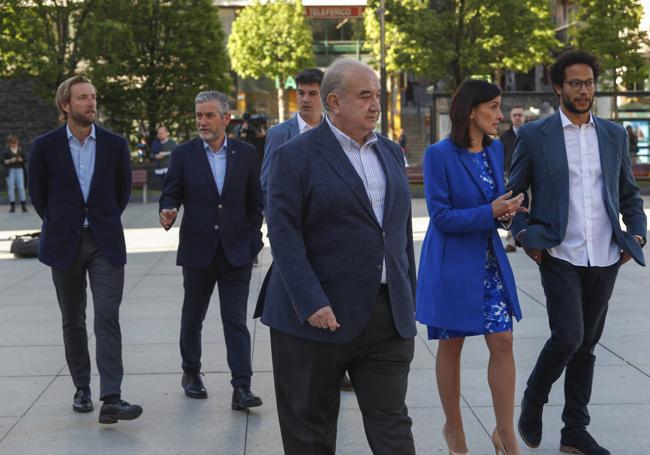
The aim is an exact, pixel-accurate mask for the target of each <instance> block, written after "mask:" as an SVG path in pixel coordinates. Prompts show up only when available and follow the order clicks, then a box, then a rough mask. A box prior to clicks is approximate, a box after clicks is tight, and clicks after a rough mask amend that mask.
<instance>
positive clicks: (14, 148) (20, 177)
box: [2, 135, 27, 213]
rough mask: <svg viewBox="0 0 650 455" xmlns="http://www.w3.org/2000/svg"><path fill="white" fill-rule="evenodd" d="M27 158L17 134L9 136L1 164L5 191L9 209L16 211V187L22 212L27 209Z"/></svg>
mask: <svg viewBox="0 0 650 455" xmlns="http://www.w3.org/2000/svg"><path fill="white" fill-rule="evenodd" d="M26 163H27V160H26V159H25V155H24V154H23V150H22V149H21V148H20V139H18V136H13V135H12V136H9V137H8V138H7V146H6V147H5V150H4V153H3V156H2V164H4V166H5V176H6V177H7V192H8V193H9V205H10V208H9V211H10V212H12V213H13V212H15V211H16V189H18V196H19V197H20V206H21V207H22V210H23V212H26V211H27V205H26V204H25V201H26V200H27V198H26V196H25V164H26Z"/></svg>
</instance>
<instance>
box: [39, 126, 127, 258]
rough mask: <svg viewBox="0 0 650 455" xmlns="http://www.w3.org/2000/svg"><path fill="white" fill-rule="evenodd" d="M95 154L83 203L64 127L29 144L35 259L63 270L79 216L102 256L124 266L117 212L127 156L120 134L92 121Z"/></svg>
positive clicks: (123, 198)
mask: <svg viewBox="0 0 650 455" xmlns="http://www.w3.org/2000/svg"><path fill="white" fill-rule="evenodd" d="M95 134H96V136H95V137H96V140H97V143H96V154H95V170H94V173H93V179H92V183H91V185H90V192H89V194H88V201H87V202H84V199H83V195H82V193H81V187H80V186H79V179H78V177H77V172H76V171H75V168H74V163H73V161H72V154H71V153H70V145H69V144H68V137H67V134H66V125H63V126H62V127H60V128H57V129H55V130H53V131H50V132H49V133H46V134H44V135H43V136H40V137H38V138H36V139H35V140H34V142H32V148H31V153H30V164H29V193H30V196H31V199H32V204H33V205H34V208H35V209H36V212H37V213H38V215H39V216H40V217H41V218H42V219H43V227H42V232H41V239H40V243H39V249H38V257H39V259H40V260H41V262H43V263H45V264H47V265H49V266H51V267H54V268H57V269H62V270H66V269H68V268H69V267H70V266H71V265H72V262H73V260H74V257H75V255H76V253H77V248H78V247H79V241H80V239H81V236H80V230H81V227H82V226H83V223H84V218H86V217H87V218H88V223H89V225H90V228H91V229H92V232H93V238H94V239H95V242H96V243H97V246H99V249H100V250H101V252H102V254H103V255H104V257H105V258H106V260H107V261H108V262H109V263H110V264H112V265H114V266H121V265H124V264H126V246H125V243H124V231H123V229H122V221H121V216H122V212H123V211H124V209H125V208H126V205H127V204H128V202H129V196H130V195H131V156H130V153H129V147H128V144H127V142H126V139H124V138H123V137H122V136H118V135H117V134H114V133H112V132H110V131H108V130H106V129H104V128H100V127H99V126H97V125H95Z"/></svg>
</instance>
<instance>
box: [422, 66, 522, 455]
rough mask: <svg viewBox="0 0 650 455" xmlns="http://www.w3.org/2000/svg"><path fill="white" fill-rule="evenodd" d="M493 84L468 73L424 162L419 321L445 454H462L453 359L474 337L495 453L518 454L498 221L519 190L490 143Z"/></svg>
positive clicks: (515, 310)
mask: <svg viewBox="0 0 650 455" xmlns="http://www.w3.org/2000/svg"><path fill="white" fill-rule="evenodd" d="M500 105H501V90H500V89H499V88H498V87H497V86H496V85H494V84H491V83H489V82H485V81H480V80H471V79H468V80H466V81H464V82H463V83H462V84H461V85H460V86H459V87H458V89H457V90H456V93H455V94H454V96H453V98H452V102H451V108H450V119H451V125H452V126H451V135H450V137H448V138H446V139H443V140H442V141H440V142H438V143H436V144H434V145H432V146H430V147H429V148H428V149H427V151H426V154H425V158H424V189H425V196H426V202H427V209H428V211H429V217H430V221H429V227H428V229H427V233H426V237H425V239H424V243H423V246H422V253H421V256H420V268H419V272H418V277H419V279H418V289H417V294H416V295H417V319H418V321H419V322H421V323H423V324H426V325H427V326H428V333H429V339H437V340H439V342H438V353H437V357H436V379H437V383H438V390H439V393H440V399H441V401H442V406H443V409H444V412H445V417H446V422H445V425H444V427H443V430H442V432H443V436H444V438H445V441H446V442H447V445H448V447H449V453H450V454H455V455H459V454H467V453H469V452H468V449H467V444H466V441H465V434H464V430H463V422H462V418H461V412H460V355H461V351H462V348H463V343H464V341H465V337H468V336H475V335H482V336H484V337H485V341H486V343H487V346H488V348H489V351H490V360H489V365H488V382H489V385H490V390H491V392H492V403H493V407H494V413H495V416H496V422H497V424H496V429H495V430H494V432H493V434H492V441H493V443H494V447H495V449H496V451H497V454H503V455H519V454H520V449H519V444H518V442H517V438H516V436H515V431H514V424H513V419H514V398H515V397H514V391H515V364H514V358H513V355H512V320H513V317H514V318H516V319H518V320H519V319H520V318H521V311H520V309H519V302H518V300H517V294H516V288H515V282H514V277H513V275H512V270H511V268H510V264H509V263H508V259H507V257H506V254H505V251H504V250H503V246H502V244H501V240H500V238H499V234H498V233H497V227H503V223H505V222H508V221H509V220H510V218H511V217H512V216H513V215H514V214H515V213H516V212H517V211H519V210H524V209H523V208H520V205H521V202H522V201H523V195H517V196H515V197H511V196H512V195H511V194H510V193H506V194H504V192H505V189H504V177H503V159H504V158H503V144H501V142H499V141H497V140H494V141H493V140H492V139H491V137H490V136H494V135H496V134H497V128H498V125H499V122H500V121H501V120H502V119H503V114H502V113H501V107H500Z"/></svg>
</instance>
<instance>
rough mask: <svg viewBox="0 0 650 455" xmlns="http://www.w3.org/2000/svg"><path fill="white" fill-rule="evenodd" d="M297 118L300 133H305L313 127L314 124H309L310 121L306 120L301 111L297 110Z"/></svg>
mask: <svg viewBox="0 0 650 455" xmlns="http://www.w3.org/2000/svg"><path fill="white" fill-rule="evenodd" d="M296 118H297V119H298V131H299V132H300V133H303V132H305V131H309V130H310V129H312V128H313V126H311V125H309V123H307V122H305V120H304V119H303V118H302V116H301V115H300V112H296ZM322 120H323V116H322V114H321V121H322ZM305 128H306V129H305Z"/></svg>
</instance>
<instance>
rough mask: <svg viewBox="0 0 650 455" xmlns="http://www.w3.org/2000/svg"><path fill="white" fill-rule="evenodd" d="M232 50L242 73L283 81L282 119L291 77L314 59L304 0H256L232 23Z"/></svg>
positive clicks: (280, 91) (232, 58)
mask: <svg viewBox="0 0 650 455" xmlns="http://www.w3.org/2000/svg"><path fill="white" fill-rule="evenodd" d="M228 53H229V55H230V61H231V62H232V68H233V70H234V71H235V72H236V73H237V74H238V75H239V76H241V77H250V78H253V79H259V78H260V77H268V78H270V79H277V80H278V81H279V89H278V110H279V116H280V120H282V119H283V118H284V101H283V100H284V98H283V87H284V83H285V81H286V79H287V77H289V76H293V75H295V74H296V73H297V72H299V71H300V70H301V69H304V68H305V67H307V66H309V65H312V64H313V63H314V52H313V49H312V34H311V28H310V27H309V24H308V22H307V20H306V19H305V13H304V10H303V7H302V3H301V2H300V0H272V1H269V2H267V3H260V2H259V0H253V2H252V3H251V4H249V5H248V6H247V7H245V8H244V9H242V10H241V11H239V14H238V15H237V18H236V19H235V21H234V23H233V24H232V32H231V34H230V37H229V39H228Z"/></svg>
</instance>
